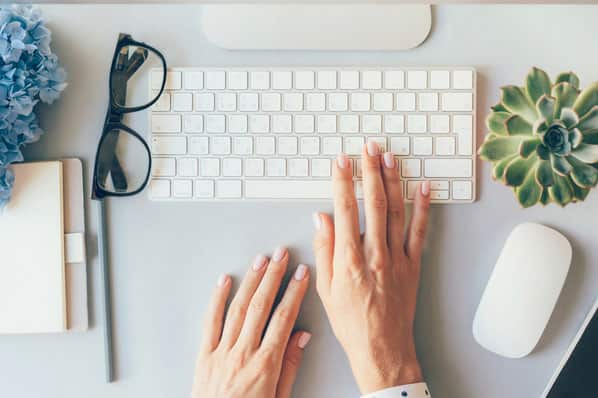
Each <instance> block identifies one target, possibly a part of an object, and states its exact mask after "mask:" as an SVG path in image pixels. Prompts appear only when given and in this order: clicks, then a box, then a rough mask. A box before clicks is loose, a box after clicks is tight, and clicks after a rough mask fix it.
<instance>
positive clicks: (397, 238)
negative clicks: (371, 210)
mask: <svg viewBox="0 0 598 398" xmlns="http://www.w3.org/2000/svg"><path fill="white" fill-rule="evenodd" d="M382 163H383V165H384V167H383V170H382V177H383V180H384V190H385V191H386V198H387V200H388V221H387V224H388V226H387V235H388V239H387V240H388V246H389V248H390V255H391V257H392V258H393V259H400V258H401V257H402V256H404V255H405V249H404V244H405V236H404V235H405V232H404V228H405V206H404V203H403V188H402V186H401V177H400V176H399V169H398V167H397V162H396V161H395V158H394V156H393V154H392V153H390V152H386V153H385V154H384V155H383V157H382Z"/></svg>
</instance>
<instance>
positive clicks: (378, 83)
mask: <svg viewBox="0 0 598 398" xmlns="http://www.w3.org/2000/svg"><path fill="white" fill-rule="evenodd" d="M361 87H362V88H364V89H366V90H379V89H381V88H382V72H380V71H377V70H372V71H363V72H362V73H361Z"/></svg>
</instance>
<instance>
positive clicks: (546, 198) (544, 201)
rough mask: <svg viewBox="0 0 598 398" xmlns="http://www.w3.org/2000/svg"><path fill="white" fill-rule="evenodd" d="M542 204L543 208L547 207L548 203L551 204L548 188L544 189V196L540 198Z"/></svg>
mask: <svg viewBox="0 0 598 398" xmlns="http://www.w3.org/2000/svg"><path fill="white" fill-rule="evenodd" d="M540 203H541V204H542V206H546V205H547V204H548V203H550V195H549V194H548V189H547V188H544V189H543V190H542V196H540Z"/></svg>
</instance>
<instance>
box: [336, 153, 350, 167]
mask: <svg viewBox="0 0 598 398" xmlns="http://www.w3.org/2000/svg"><path fill="white" fill-rule="evenodd" d="M336 164H338V167H340V168H341V169H346V168H347V167H349V158H348V157H347V155H345V154H344V153H339V155H338V157H337V158H336Z"/></svg>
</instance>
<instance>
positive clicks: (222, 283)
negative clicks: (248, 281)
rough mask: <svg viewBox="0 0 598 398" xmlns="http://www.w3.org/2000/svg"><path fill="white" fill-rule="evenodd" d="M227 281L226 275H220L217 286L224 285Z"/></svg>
mask: <svg viewBox="0 0 598 398" xmlns="http://www.w3.org/2000/svg"><path fill="white" fill-rule="evenodd" d="M226 282H228V275H220V276H219V277H218V286H224V285H226Z"/></svg>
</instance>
